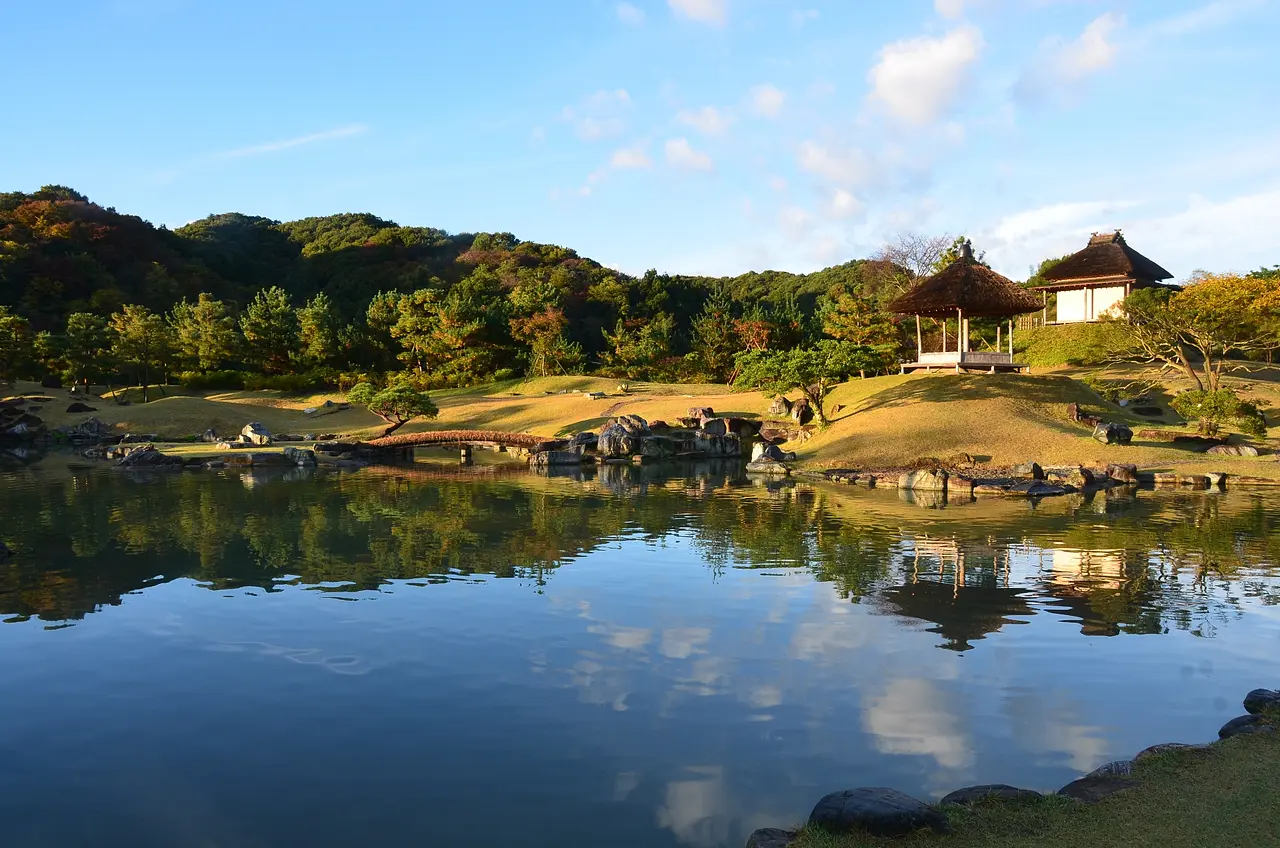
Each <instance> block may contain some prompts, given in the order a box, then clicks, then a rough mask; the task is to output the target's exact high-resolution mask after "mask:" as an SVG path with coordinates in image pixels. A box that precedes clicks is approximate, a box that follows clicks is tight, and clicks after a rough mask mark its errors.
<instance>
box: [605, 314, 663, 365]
mask: <svg viewBox="0 0 1280 848" xmlns="http://www.w3.org/2000/svg"><path fill="white" fill-rule="evenodd" d="M674 329H675V318H674V317H673V316H672V315H671V314H670V313H666V312H663V313H661V314H660V315H658V316H656V317H655V318H652V319H649V320H641V319H632V320H629V321H628V320H625V319H622V318H619V319H618V323H617V324H616V325H615V326H614V328H613V332H612V333H610V332H609V331H607V330H606V331H604V337H605V339H606V341H607V342H608V344H609V349H608V350H606V351H605V353H604V364H605V366H606V369H607V372H608V373H609V374H611V375H613V376H616V377H629V378H631V379H654V378H656V377H657V376H658V370H657V369H659V368H661V365H662V363H663V361H664V360H665V359H667V358H668V357H669V356H670V355H671V342H672V338H671V337H672V332H673V330H674Z"/></svg>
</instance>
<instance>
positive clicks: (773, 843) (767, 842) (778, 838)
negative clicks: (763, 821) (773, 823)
mask: <svg viewBox="0 0 1280 848" xmlns="http://www.w3.org/2000/svg"><path fill="white" fill-rule="evenodd" d="M795 841H796V832H795V831H794V830H783V829H782V828H778V827H762V828H760V829H759V830H757V831H753V832H752V834H751V835H750V836H748V837H747V845H746V848H787V846H788V845H790V844H791V843H792V842H795Z"/></svg>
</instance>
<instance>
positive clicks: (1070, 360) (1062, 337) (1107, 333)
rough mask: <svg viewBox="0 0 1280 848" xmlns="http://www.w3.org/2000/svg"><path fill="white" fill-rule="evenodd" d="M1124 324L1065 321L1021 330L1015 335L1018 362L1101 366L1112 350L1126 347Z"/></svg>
mask: <svg viewBox="0 0 1280 848" xmlns="http://www.w3.org/2000/svg"><path fill="white" fill-rule="evenodd" d="M1124 341H1125V328H1124V325H1123V324H1119V323H1110V322H1105V321H1104V322H1101V323H1098V324H1061V325H1058V326H1052V327H1036V328H1034V329H1031V330H1019V331H1018V332H1017V334H1016V336H1015V337H1014V349H1015V350H1016V351H1017V352H1018V361H1019V362H1025V363H1027V364H1028V365H1031V366H1032V367H1035V368H1057V367H1060V366H1063V365H1071V366H1081V365H1101V364H1102V363H1104V362H1106V361H1107V358H1108V356H1109V354H1110V353H1111V351H1113V350H1116V349H1118V348H1120V347H1121V346H1123V344H1124Z"/></svg>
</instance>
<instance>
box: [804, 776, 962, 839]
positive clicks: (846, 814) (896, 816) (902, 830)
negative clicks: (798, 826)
mask: <svg viewBox="0 0 1280 848" xmlns="http://www.w3.org/2000/svg"><path fill="white" fill-rule="evenodd" d="M809 824H812V825H816V826H818V827H821V828H824V829H826V830H829V831H831V832H833V833H849V832H851V831H855V830H863V831H866V832H867V833H870V834H871V835H872V836H906V835H907V834H909V833H912V832H913V831H917V830H921V829H922V828H926V827H927V828H930V829H931V830H933V831H934V832H935V833H949V832H950V831H951V825H950V823H949V822H948V821H947V817H946V815H945V814H943V813H942V812H941V811H940V810H938V809H936V808H935V807H931V806H929V805H928V804H926V803H924V802H923V801H917V800H916V799H915V798H912V797H911V796H910V795H906V794H904V793H902V792H899V791H897V790H896V789H886V788H884V787H866V788H862V789H845V790H844V791H842V792H832V793H830V794H829V795H826V796H825V797H823V799H822V800H820V801H819V802H818V803H817V806H815V807H814V808H813V812H812V813H810V814H809Z"/></svg>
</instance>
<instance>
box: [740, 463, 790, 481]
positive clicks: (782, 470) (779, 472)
mask: <svg viewBox="0 0 1280 848" xmlns="http://www.w3.org/2000/svg"><path fill="white" fill-rule="evenodd" d="M747 473H748V474H767V475H770V476H773V477H786V476H787V475H789V474H790V473H791V469H789V468H787V466H785V465H783V464H782V463H781V462H778V461H777V460H773V459H761V460H756V461H755V462H748V463H747Z"/></svg>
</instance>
